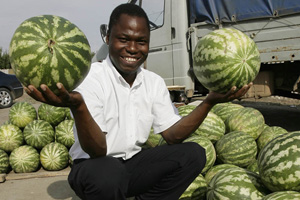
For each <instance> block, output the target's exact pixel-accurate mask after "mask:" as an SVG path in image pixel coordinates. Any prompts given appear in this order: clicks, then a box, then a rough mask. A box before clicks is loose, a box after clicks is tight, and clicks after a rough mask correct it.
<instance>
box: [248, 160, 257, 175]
mask: <svg viewBox="0 0 300 200" xmlns="http://www.w3.org/2000/svg"><path fill="white" fill-rule="evenodd" d="M247 169H248V170H249V171H251V172H255V173H257V174H259V170H258V164H257V160H256V159H255V160H253V161H252V162H251V163H250V164H249V165H248V166H247Z"/></svg>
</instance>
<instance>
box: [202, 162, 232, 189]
mask: <svg viewBox="0 0 300 200" xmlns="http://www.w3.org/2000/svg"><path fill="white" fill-rule="evenodd" d="M232 167H238V166H236V165H232V164H218V165H214V166H212V168H210V169H209V170H208V171H207V172H206V173H205V180H206V182H207V184H208V183H209V182H210V180H211V179H212V178H213V177H214V176H215V175H216V174H217V173H218V172H220V171H221V170H223V169H228V168H232Z"/></svg>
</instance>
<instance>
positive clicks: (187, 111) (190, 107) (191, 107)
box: [177, 105, 197, 117]
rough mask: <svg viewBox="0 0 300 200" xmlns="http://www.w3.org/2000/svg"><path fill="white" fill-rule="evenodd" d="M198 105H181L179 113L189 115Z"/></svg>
mask: <svg viewBox="0 0 300 200" xmlns="http://www.w3.org/2000/svg"><path fill="white" fill-rule="evenodd" d="M196 107H197V106H195V105H184V106H179V107H178V108H177V109H178V114H179V115H180V116H182V117H184V116H187V115H188V114H190V113H191V112H192V111H193V110H194V109H195V108H196Z"/></svg>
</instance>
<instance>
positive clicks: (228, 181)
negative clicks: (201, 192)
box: [206, 167, 269, 200]
mask: <svg viewBox="0 0 300 200" xmlns="http://www.w3.org/2000/svg"><path fill="white" fill-rule="evenodd" d="M268 193H269V191H268V190H267V189H266V188H265V187H264V185H263V183H262V181H261V179H260V177H259V176H258V174H256V173H254V172H250V171H248V170H246V169H242V168H236V167H234V168H228V169H224V170H221V171H220V172H219V173H217V174H216V175H215V176H214V177H213V178H212V179H211V181H210V182H209V184H208V188H207V197H206V199H207V200H224V199H226V200H247V199H249V200H256V199H262V198H263V196H265V195H266V194H268Z"/></svg>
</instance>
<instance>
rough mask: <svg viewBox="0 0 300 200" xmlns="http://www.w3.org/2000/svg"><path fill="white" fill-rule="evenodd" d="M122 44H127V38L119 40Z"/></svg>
mask: <svg viewBox="0 0 300 200" xmlns="http://www.w3.org/2000/svg"><path fill="white" fill-rule="evenodd" d="M119 40H120V42H127V39H126V38H119Z"/></svg>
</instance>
